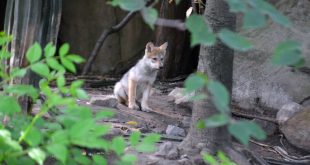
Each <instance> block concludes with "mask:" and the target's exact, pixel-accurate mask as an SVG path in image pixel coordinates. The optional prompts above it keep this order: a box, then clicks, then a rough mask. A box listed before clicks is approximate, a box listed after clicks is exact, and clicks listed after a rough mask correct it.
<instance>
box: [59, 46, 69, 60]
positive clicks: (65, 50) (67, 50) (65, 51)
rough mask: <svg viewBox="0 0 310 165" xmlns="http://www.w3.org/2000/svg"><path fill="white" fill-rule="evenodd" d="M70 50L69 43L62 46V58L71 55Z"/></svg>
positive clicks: (60, 51)
mask: <svg viewBox="0 0 310 165" xmlns="http://www.w3.org/2000/svg"><path fill="white" fill-rule="evenodd" d="M69 50H70V45H69V44H68V43H64V44H63V45H61V47H60V48H59V55H60V57H64V56H65V55H67V54H68V53H69Z"/></svg>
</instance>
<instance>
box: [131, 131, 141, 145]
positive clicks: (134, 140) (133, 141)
mask: <svg viewBox="0 0 310 165" xmlns="http://www.w3.org/2000/svg"><path fill="white" fill-rule="evenodd" d="M140 138H141V132H139V131H134V132H132V133H131V134H130V137H129V141H130V144H131V145H132V146H136V145H137V144H138V143H139V140H140Z"/></svg>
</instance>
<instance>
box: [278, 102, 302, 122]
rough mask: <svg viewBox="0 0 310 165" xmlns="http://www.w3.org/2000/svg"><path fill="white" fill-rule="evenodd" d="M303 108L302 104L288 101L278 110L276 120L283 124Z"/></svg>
mask: <svg viewBox="0 0 310 165" xmlns="http://www.w3.org/2000/svg"><path fill="white" fill-rule="evenodd" d="M301 110H302V106H301V105H299V104H297V103H294V102H290V103H287V104H285V105H283V106H282V107H281V109H280V110H279V111H278V113H277V118H276V120H277V122H278V123H279V124H283V123H284V122H285V121H287V120H288V119H290V118H291V117H293V116H294V115H295V114H296V113H297V112H299V111H301Z"/></svg>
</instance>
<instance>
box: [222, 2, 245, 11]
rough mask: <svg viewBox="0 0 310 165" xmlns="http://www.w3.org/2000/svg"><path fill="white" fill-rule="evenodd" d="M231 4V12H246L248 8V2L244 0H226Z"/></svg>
mask: <svg viewBox="0 0 310 165" xmlns="http://www.w3.org/2000/svg"><path fill="white" fill-rule="evenodd" d="M225 1H226V2H227V3H228V5H229V10H230V11H231V12H235V13H237V12H245V11H246V10H247V4H246V3H245V2H244V1H243V0H225Z"/></svg>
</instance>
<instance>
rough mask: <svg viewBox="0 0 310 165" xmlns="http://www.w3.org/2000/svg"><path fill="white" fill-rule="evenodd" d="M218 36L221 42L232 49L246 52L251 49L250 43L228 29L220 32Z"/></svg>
mask: <svg viewBox="0 0 310 165" xmlns="http://www.w3.org/2000/svg"><path fill="white" fill-rule="evenodd" d="M218 35H219V38H220V39H221V41H222V42H223V43H224V44H226V45H227V46H228V47H230V48H232V49H236V50H240V51H247V50H250V49H252V48H253V45H252V44H251V43H250V41H248V40H247V39H246V38H244V37H242V36H240V35H239V34H237V33H235V32H232V31H230V30H228V29H222V30H220V32H219V34H218Z"/></svg>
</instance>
